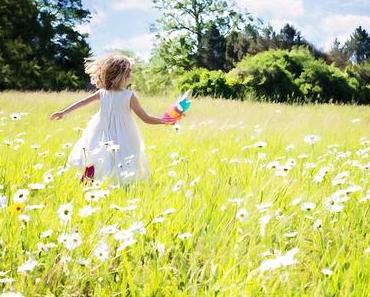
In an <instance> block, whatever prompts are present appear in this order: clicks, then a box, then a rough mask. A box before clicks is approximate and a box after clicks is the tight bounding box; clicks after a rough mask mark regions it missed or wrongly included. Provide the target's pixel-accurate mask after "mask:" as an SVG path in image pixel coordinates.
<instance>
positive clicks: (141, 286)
mask: <svg viewBox="0 0 370 297" xmlns="http://www.w3.org/2000/svg"><path fill="white" fill-rule="evenodd" d="M85 95H86V93H67V92H63V93H31V92H30V93H18V92H4V93H0V228H1V232H0V296H2V297H5V296H27V297H28V296H369V295H370V281H369V279H370V234H368V231H369V230H370V220H369V210H370V188H369V173H370V158H369V155H370V108H369V107H364V106H351V105H347V106H338V105H337V106H335V105H305V106H294V105H282V104H271V103H253V102H236V101H224V100H212V99H208V98H204V99H201V100H193V106H192V109H191V110H190V111H189V114H188V115H187V116H186V117H185V118H184V119H183V120H182V121H181V122H180V125H179V126H176V127H173V126H163V125H161V126H148V125H144V124H143V123H141V122H139V120H138V119H137V122H138V125H139V128H140V130H141V133H142V135H143V137H144V141H145V145H146V154H147V156H148V159H149V165H150V168H151V176H150V178H149V179H148V180H147V181H141V182H137V183H135V184H131V185H130V186H126V187H120V188H119V187H117V186H116V185H114V184H111V183H109V181H106V182H103V183H101V184H99V183H96V184H94V185H92V186H89V187H85V188H84V187H83V186H82V185H81V184H80V183H79V176H80V172H78V171H77V170H76V169H74V168H70V167H68V166H65V164H66V158H67V156H68V153H69V151H70V150H71V146H72V145H73V144H74V142H75V141H76V140H77V139H78V137H79V135H80V134H81V130H82V129H83V128H84V127H85V125H86V123H87V121H88V120H89V119H90V117H91V116H92V115H93V113H95V112H96V111H97V110H98V103H94V104H92V105H91V106H88V107H86V108H85V109H83V110H82V109H81V110H78V111H76V112H74V113H72V114H70V115H68V116H67V117H66V118H65V119H63V120H60V121H54V122H52V121H50V120H49V119H48V116H49V114H51V113H52V112H53V111H56V110H58V109H60V108H63V107H65V106H66V105H68V104H70V103H71V102H74V101H75V100H77V99H80V98H82V97H84V96H85ZM173 101H174V98H173V97H171V96H169V97H168V98H159V97H158V98H157V97H156V98H141V103H142V105H143V107H144V108H145V109H146V110H147V111H148V112H149V113H151V114H153V115H161V114H162V113H163V111H164V110H165V109H166V108H167V107H168V105H169V104H170V103H171V102H173Z"/></svg>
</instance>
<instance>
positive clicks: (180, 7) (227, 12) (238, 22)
mask: <svg viewBox="0 0 370 297" xmlns="http://www.w3.org/2000/svg"><path fill="white" fill-rule="evenodd" d="M153 7H154V8H156V9H158V11H160V12H161V15H160V17H159V18H158V19H157V21H156V23H155V24H153V25H152V28H151V29H152V31H153V32H156V36H157V38H156V44H155V47H154V50H153V52H152V55H151V59H150V61H149V62H143V61H141V60H140V59H139V58H136V60H137V63H136V69H135V80H134V82H133V87H134V88H136V89H138V90H139V91H141V92H144V93H150V94H152V93H159V92H165V91H166V90H168V89H173V88H174V87H176V86H178V87H179V88H180V89H181V88H182V86H183V85H182V84H183V82H184V81H187V82H189V80H187V78H189V76H191V75H192V74H194V73H198V74H199V73H202V75H200V76H199V75H195V76H194V77H193V78H192V79H191V80H190V81H192V80H194V79H195V81H194V85H195V84H196V83H198V86H199V84H203V85H213V86H215V85H217V82H214V81H212V79H210V77H219V76H222V77H224V79H226V77H227V78H228V79H227V82H228V83H227V84H226V85H225V86H224V87H225V90H226V91H227V90H229V91H230V92H227V94H228V95H227V96H226V97H229V98H236V97H240V96H244V95H245V94H244V93H243V92H241V91H240V90H244V91H245V90H252V91H253V92H254V93H255V94H256V95H258V96H265V97H271V96H275V97H276V95H277V94H276V92H275V93H274V94H272V93H271V92H270V91H269V92H265V93H263V92H262V93H261V91H258V92H257V91H256V90H257V88H258V87H257V86H256V87H255V88H254V87H253V86H251V82H254V83H256V84H257V83H259V85H260V84H261V81H263V82H269V84H271V85H270V87H273V86H274V85H279V83H280V82H281V81H284V79H282V77H280V76H279V75H278V74H277V73H280V74H284V75H285V76H287V77H291V79H292V80H293V81H294V84H296V87H294V88H293V89H294V90H295V92H293V93H284V92H280V93H279V94H280V95H279V96H281V97H282V98H284V97H287V96H291V95H292V94H295V95H297V96H298V95H299V96H308V94H309V93H307V92H306V91H304V89H305V87H303V85H305V84H306V85H315V86H316V87H313V88H314V89H315V90H319V89H321V90H323V89H330V88H331V86H330V81H332V80H330V79H322V80H321V82H320V83H318V82H317V81H319V79H317V81H311V82H308V81H307V82H305V83H303V82H298V79H300V80H302V79H303V77H307V76H308V73H309V69H310V71H311V72H310V73H311V74H310V75H311V76H312V77H324V76H325V75H324V76H321V75H322V74H323V72H325V73H327V74H328V73H329V74H330V73H331V74H333V73H335V74H336V75H338V73H340V76H343V78H344V79H345V81H346V83H347V85H350V86H351V88H352V89H356V90H358V89H361V90H366V89H368V88H369V86H370V73H369V68H370V67H369V66H368V65H369V63H370V62H369V60H370V36H369V33H368V32H367V31H366V30H365V29H364V28H362V27H361V26H360V27H358V28H356V29H355V30H354V32H353V33H352V34H351V36H350V37H349V39H348V40H347V41H346V42H344V43H343V44H340V43H339V42H338V40H336V41H335V42H334V43H333V46H332V48H331V50H330V51H328V52H323V51H322V50H319V49H318V48H316V47H315V46H314V45H313V44H312V43H311V42H309V41H308V40H307V39H306V38H305V37H304V35H303V34H302V33H301V32H300V31H299V30H297V29H296V28H295V27H294V26H292V25H290V24H286V25H285V26H283V28H281V29H280V30H278V31H275V30H274V29H273V28H272V26H270V25H266V24H264V22H263V21H261V20H260V19H258V18H256V17H255V16H252V15H251V14H249V13H248V11H244V10H241V9H240V8H239V7H238V6H236V5H235V2H233V0H153ZM90 18H91V14H90V11H89V10H88V9H86V8H85V7H83V5H82V1H81V0H23V1H13V0H3V1H1V3H0V71H1V75H0V90H4V89H21V90H37V89H44V90H62V89H72V90H74V89H86V88H88V87H89V86H90V84H89V78H88V77H87V75H86V74H85V73H84V68H83V62H84V58H86V57H88V56H90V54H91V49H90V46H89V44H88V43H87V41H86V39H87V37H88V35H87V34H81V33H80V32H78V30H76V26H77V25H78V24H81V23H84V22H89V20H90ZM297 48H302V49H304V51H305V54H304V55H306V56H307V55H309V57H308V56H307V57H306V58H305V60H307V61H308V60H309V61H311V62H312V61H318V63H319V64H320V65H321V66H320V67H318V66H317V65H316V64H315V65H316V66H315V67H314V66H313V65H314V63H313V64H312V63H311V64H310V66H308V64H307V63H305V62H304V63H303V62H302V63H303V64H302V63H301V64H300V65H301V66H297V65H296V67H295V68H294V67H293V66H292V65H293V64H292V65H290V66H289V67H293V68H289V69H285V68H284V67H286V65H287V62H282V60H281V59H280V56H279V55H283V56H285V57H288V56H289V55H290V54H289V53H290V52H291V51H292V50H296V49H297ZM121 50H122V49H121ZM281 51H285V52H284V53H283V52H281ZM124 52H126V53H127V51H124ZM269 52H272V54H271V55H270V54H268V53H269ZM274 52H277V53H279V54H276V53H274ZM264 53H266V54H264ZM266 57H269V58H266ZM274 59H275V60H274ZM253 61H254V62H255V63H257V64H258V67H257V66H256V65H252V64H253V63H254V62H253ZM261 63H262V64H261ZM264 63H265V64H264ZM266 63H267V64H266ZM298 64H299V63H298ZM241 65H244V66H241ZM302 65H303V66H302ZM323 65H324V66H323ZM325 65H326V66H325ZM329 66H330V67H329ZM248 67H249V68H248ZM274 67H275V68H274ZM302 67H303V68H302ZM307 67H308V68H307ZM310 67H313V68H312V69H311V68H310ZM325 67H329V68H325ZM332 67H335V71H334V70H333V69H334V68H332ZM277 68H279V69H281V71H280V72H279V71H278V72H276V69H277ZM283 68H284V69H283ZM324 68H325V69H324ZM236 69H239V72H241V73H244V74H245V73H248V76H247V77H246V78H243V80H242V81H243V82H244V83H243V84H244V85H243V86H241V85H238V84H236V83H234V82H235V77H236V76H235V75H231V73H235V72H236ZM253 69H254V70H253ZM303 69H304V70H303ZM313 69H315V71H319V70H318V69H321V70H322V71H321V73H314V74H312V71H313ZM252 70H253V71H252ZM259 70H260V71H259ZM262 70H263V71H262ZM337 70H338V71H339V72H337ZM207 71H208V72H209V73H208V72H207ZM214 71H215V72H217V73H218V74H215V73H213V72H214ZM302 71H303V72H302ZM205 73H208V74H207V75H206V74H205ZM288 73H290V74H288ZM302 73H304V75H303V74H302ZM226 74H228V75H226ZM284 75H283V76H284ZM301 75H303V76H302V77H301ZM333 75H334V74H333ZM196 77H198V78H199V81H196ZM200 77H203V79H205V77H208V78H207V79H206V81H205V82H204V81H201V79H200ZM231 77H233V79H231ZM271 77H276V78H277V79H280V80H281V81H279V82H276V81H273V80H271ZM306 79H307V78H306ZM260 80H261V81H260ZM311 80H312V79H311ZM231 81H234V82H233V83H231ZM240 82H241V81H239V83H240ZM246 82H248V84H247V85H246ZM322 84H327V85H325V86H324V85H322ZM220 86H221V88H222V84H221V85H220ZM230 86H233V87H234V88H235V89H233V90H231V89H230ZM206 89H210V90H212V88H209V87H207V88H206ZM267 89H269V88H267ZM285 89H287V90H289V88H288V87H287V88H285ZM306 89H307V88H306ZM226 91H225V92H226ZM225 92H216V93H215V92H213V93H209V94H208V95H210V96H214V95H215V96H224V95H226V94H225ZM356 92H357V91H356ZM356 92H353V93H352V95H351V96H352V97H354V96H358V93H356ZM365 93H366V92H365ZM365 93H364V92H362V93H361V94H362V95H361V96H362V97H363V96H365V97H366V96H367V95H364V94H365ZM202 94H203V95H207V94H204V92H203V93H202ZM230 94H234V95H233V96H230ZM319 95H320V96H321V95H323V94H319ZM330 96H331V94H325V96H324V97H328V98H330ZM351 96H349V97H351ZM349 97H348V98H349ZM348 98H347V97H346V101H348V100H349V99H348Z"/></svg>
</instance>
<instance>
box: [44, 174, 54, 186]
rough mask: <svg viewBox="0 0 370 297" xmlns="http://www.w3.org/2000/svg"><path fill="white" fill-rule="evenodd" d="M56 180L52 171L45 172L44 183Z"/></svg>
mask: <svg viewBox="0 0 370 297" xmlns="http://www.w3.org/2000/svg"><path fill="white" fill-rule="evenodd" d="M53 181H54V177H53V175H52V174H51V173H49V172H47V173H45V174H44V183H45V184H49V183H51V182H53Z"/></svg>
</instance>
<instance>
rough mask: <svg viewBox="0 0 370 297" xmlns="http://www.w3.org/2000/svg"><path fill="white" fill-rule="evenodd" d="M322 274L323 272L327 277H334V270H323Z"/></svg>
mask: <svg viewBox="0 0 370 297" xmlns="http://www.w3.org/2000/svg"><path fill="white" fill-rule="evenodd" d="M321 272H322V274H323V275H326V276H331V275H333V273H334V272H333V270H331V269H329V268H323V269H322V270H321Z"/></svg>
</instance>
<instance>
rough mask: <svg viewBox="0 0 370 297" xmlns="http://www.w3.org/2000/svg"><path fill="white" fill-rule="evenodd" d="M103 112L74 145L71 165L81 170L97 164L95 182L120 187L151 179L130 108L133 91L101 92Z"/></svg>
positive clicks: (100, 111)
mask: <svg viewBox="0 0 370 297" xmlns="http://www.w3.org/2000/svg"><path fill="white" fill-rule="evenodd" d="M99 94H100V109H99V111H98V112H97V113H96V114H94V115H93V116H92V118H91V119H90V121H89V122H88V124H87V127H86V128H85V130H84V131H83V132H82V136H81V138H80V139H79V140H78V141H77V142H76V144H75V145H74V146H73V148H72V151H71V153H70V155H69V157H68V163H69V164H70V165H72V166H75V167H77V168H80V169H84V168H85V166H86V165H91V164H92V165H94V168H95V175H94V179H95V180H99V181H102V180H103V179H106V178H109V179H111V180H112V181H114V182H116V183H119V184H126V183H130V182H132V181H134V180H139V179H146V178H148V177H149V164H148V160H147V158H146V155H145V152H144V149H145V146H144V142H143V140H142V136H141V134H140V132H139V130H138V127H137V125H136V122H135V120H134V118H133V114H132V111H131V108H130V99H131V97H132V92H131V91H129V90H127V89H124V90H118V91H111V90H105V89H101V90H100V91H99Z"/></svg>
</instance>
